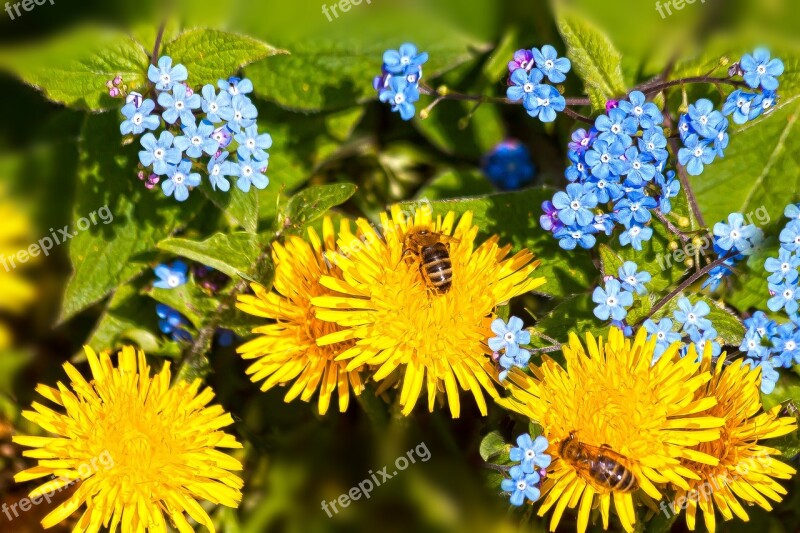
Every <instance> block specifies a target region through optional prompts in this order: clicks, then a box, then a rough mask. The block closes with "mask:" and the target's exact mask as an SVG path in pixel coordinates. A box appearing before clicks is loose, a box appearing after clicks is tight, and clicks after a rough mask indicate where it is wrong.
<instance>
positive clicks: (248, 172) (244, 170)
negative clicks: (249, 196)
mask: <svg viewBox="0 0 800 533" xmlns="http://www.w3.org/2000/svg"><path fill="white" fill-rule="evenodd" d="M242 174H244V175H245V176H247V177H250V176H252V175H253V167H251V166H249V165H247V166H244V167H242Z"/></svg>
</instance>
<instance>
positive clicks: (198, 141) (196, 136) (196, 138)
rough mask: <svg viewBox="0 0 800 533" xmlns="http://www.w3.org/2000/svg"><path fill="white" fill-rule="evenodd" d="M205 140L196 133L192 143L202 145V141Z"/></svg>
mask: <svg viewBox="0 0 800 533" xmlns="http://www.w3.org/2000/svg"><path fill="white" fill-rule="evenodd" d="M202 142H203V139H202V138H201V137H200V136H199V135H195V136H194V137H192V144H193V145H195V146H200V143H202Z"/></svg>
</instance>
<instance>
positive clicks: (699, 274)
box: [647, 255, 730, 318]
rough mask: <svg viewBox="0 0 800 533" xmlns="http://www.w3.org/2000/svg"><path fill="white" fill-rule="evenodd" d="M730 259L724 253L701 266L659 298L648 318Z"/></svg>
mask: <svg viewBox="0 0 800 533" xmlns="http://www.w3.org/2000/svg"><path fill="white" fill-rule="evenodd" d="M728 259H730V256H728V255H724V256H722V257H720V258H719V259H717V260H715V261H712V262H711V263H709V264H707V265H706V266H704V267H703V268H701V269H700V270H698V271H697V272H695V273H694V274H692V275H691V276H689V278H688V279H687V280H686V281H684V282H683V283H681V284H680V285H678V286H677V287H676V288H675V289H674V290H673V291H672V292H670V293H669V294H667V295H666V296H664V297H663V298H661V300H659V301H658V302H657V303H656V304H655V305H654V306H653V307H652V308H651V309H650V313H649V314H648V315H647V318H652V317H653V315H655V314H656V313H657V312H658V310H659V309H661V308H662V307H664V306H665V305H667V304H668V303H669V302H670V300H672V299H673V298H675V296H677V295H678V294H680V293H681V292H683V291H684V290H686V288H687V287H689V286H690V285H692V284H693V283H694V282H695V281H697V280H699V279H700V278H702V277H703V276H705V275H706V274H708V273H709V272H710V271H711V270H713V269H714V268H716V267H718V266H720V265H722V264H723V263H725V261H727V260H728Z"/></svg>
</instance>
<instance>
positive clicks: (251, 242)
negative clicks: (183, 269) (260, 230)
mask: <svg viewBox="0 0 800 533" xmlns="http://www.w3.org/2000/svg"><path fill="white" fill-rule="evenodd" d="M158 248H159V249H161V250H164V251H165V252H171V253H173V254H176V255H179V256H181V257H185V258H187V259H191V260H192V261H197V262H198V263H202V264H204V265H206V266H210V267H211V268H215V269H217V270H219V271H220V272H222V273H223V274H226V275H228V276H230V277H232V278H233V279H234V280H238V279H239V278H245V279H250V280H253V281H259V282H262V280H259V279H254V277H255V276H257V274H258V273H257V272H253V267H254V265H255V264H256V260H257V259H258V257H259V256H260V255H261V253H262V244H261V239H260V238H259V237H258V236H257V235H254V234H252V233H244V232H240V233H231V234H228V235H226V234H224V233H216V234H214V235H212V236H211V237H209V238H208V239H206V240H204V241H200V242H198V241H192V240H189V239H180V238H170V239H165V240H163V241H161V242H159V243H158Z"/></svg>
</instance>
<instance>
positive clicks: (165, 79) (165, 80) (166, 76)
mask: <svg viewBox="0 0 800 533" xmlns="http://www.w3.org/2000/svg"><path fill="white" fill-rule="evenodd" d="M170 80H172V78H171V77H170V75H169V74H162V75H161V83H169V82H170Z"/></svg>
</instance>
